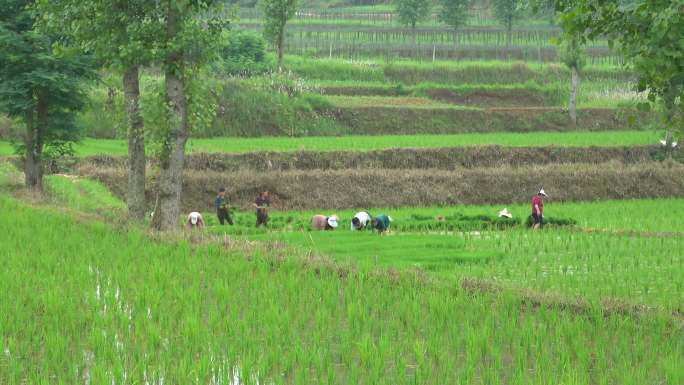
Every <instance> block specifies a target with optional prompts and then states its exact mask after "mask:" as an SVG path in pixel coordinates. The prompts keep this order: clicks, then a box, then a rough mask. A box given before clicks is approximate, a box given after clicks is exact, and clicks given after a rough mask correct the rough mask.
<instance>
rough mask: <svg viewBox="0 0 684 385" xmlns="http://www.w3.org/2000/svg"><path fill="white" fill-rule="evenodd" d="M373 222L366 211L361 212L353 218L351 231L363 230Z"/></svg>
mask: <svg viewBox="0 0 684 385" xmlns="http://www.w3.org/2000/svg"><path fill="white" fill-rule="evenodd" d="M370 221H371V216H370V214H368V213H367V212H365V211H360V212H358V213H356V215H354V218H352V224H351V229H352V231H354V230H363V229H365V228H366V226H368V224H369V223H370Z"/></svg>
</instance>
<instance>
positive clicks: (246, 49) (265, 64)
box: [220, 32, 273, 76]
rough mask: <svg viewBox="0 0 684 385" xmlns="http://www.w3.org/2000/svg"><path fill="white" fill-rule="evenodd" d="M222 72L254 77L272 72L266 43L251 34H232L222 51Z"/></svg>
mask: <svg viewBox="0 0 684 385" xmlns="http://www.w3.org/2000/svg"><path fill="white" fill-rule="evenodd" d="M221 58H222V60H221V63H220V67H221V70H222V71H223V72H224V73H226V74H228V75H239V76H254V75H259V74H262V73H265V72H268V71H270V70H271V69H272V68H273V63H272V61H271V60H269V58H268V56H267V55H266V42H265V41H264V39H263V38H262V37H261V36H258V35H256V34H254V33H249V32H231V33H230V34H229V35H228V38H227V39H226V41H225V45H224V46H223V47H222V50H221Z"/></svg>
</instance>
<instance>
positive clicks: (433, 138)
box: [0, 130, 661, 157]
mask: <svg viewBox="0 0 684 385" xmlns="http://www.w3.org/2000/svg"><path fill="white" fill-rule="evenodd" d="M659 138H661V134H660V133H659V132H657V131H645V130H644V131H610V132H602V131H591V132H589V131H587V132H582V131H578V132H538V133H506V132H496V133H468V134H453V135H384V136H353V135H352V136H342V137H302V138H287V137H261V138H213V139H196V138H195V139H190V141H189V143H188V151H189V152H190V153H203V152H206V153H224V152H225V153H246V152H254V151H257V150H259V151H278V152H295V151H361V152H363V151H376V150H383V149H389V148H450V147H464V146H478V145H488V144H497V145H502V146H512V147H528V146H550V145H556V146H565V147H588V146H638V145H652V144H654V143H655V144H657V143H658V139H659ZM2 145H3V142H0V151H2V149H1V147H2ZM75 148H76V152H77V154H78V155H79V156H82V157H83V156H92V155H115V156H123V155H126V153H127V152H126V151H127V150H126V143H125V141H123V140H107V139H86V140H84V141H83V142H82V143H80V144H77V145H76V146H75ZM5 155H10V153H7V154H5Z"/></svg>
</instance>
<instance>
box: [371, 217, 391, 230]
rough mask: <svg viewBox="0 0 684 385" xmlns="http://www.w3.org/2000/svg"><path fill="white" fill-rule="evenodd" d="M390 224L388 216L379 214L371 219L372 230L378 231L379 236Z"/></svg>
mask: <svg viewBox="0 0 684 385" xmlns="http://www.w3.org/2000/svg"><path fill="white" fill-rule="evenodd" d="M390 222H392V217H390V216H389V215H385V214H380V215H378V216H377V217H375V218H373V222H372V225H373V228H374V229H376V230H378V233H379V234H382V233H384V232H385V231H387V229H389V227H390Z"/></svg>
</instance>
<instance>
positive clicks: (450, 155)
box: [79, 146, 659, 172]
mask: <svg viewBox="0 0 684 385" xmlns="http://www.w3.org/2000/svg"><path fill="white" fill-rule="evenodd" d="M658 151H659V148H658V147H656V146H632V147H553V146H549V147H503V146H473V147H463V148H436V149H432V148H428V149H410V148H406V149H388V150H380V151H369V152H356V151H330V152H318V151H298V152H253V153H244V154H228V153H212V154H204V153H199V154H190V155H188V157H187V159H186V163H185V165H186V168H188V169H192V170H199V171H218V172H226V171H229V172H234V171H238V170H241V169H244V170H255V171H287V170H318V169H321V170H344V169H364V168H373V169H376V168H377V169H440V170H457V169H461V168H475V167H500V166H532V165H545V164H552V163H605V162H609V161H616V162H620V163H624V164H634V163H643V162H649V161H652V160H653V159H654V157H656V156H657V155H658ZM125 164H126V158H125V157H115V156H104V155H100V156H91V157H87V158H84V159H83V160H81V161H80V162H79V166H80V167H90V166H96V167H124V166H125ZM152 164H156V162H155V161H152Z"/></svg>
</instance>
